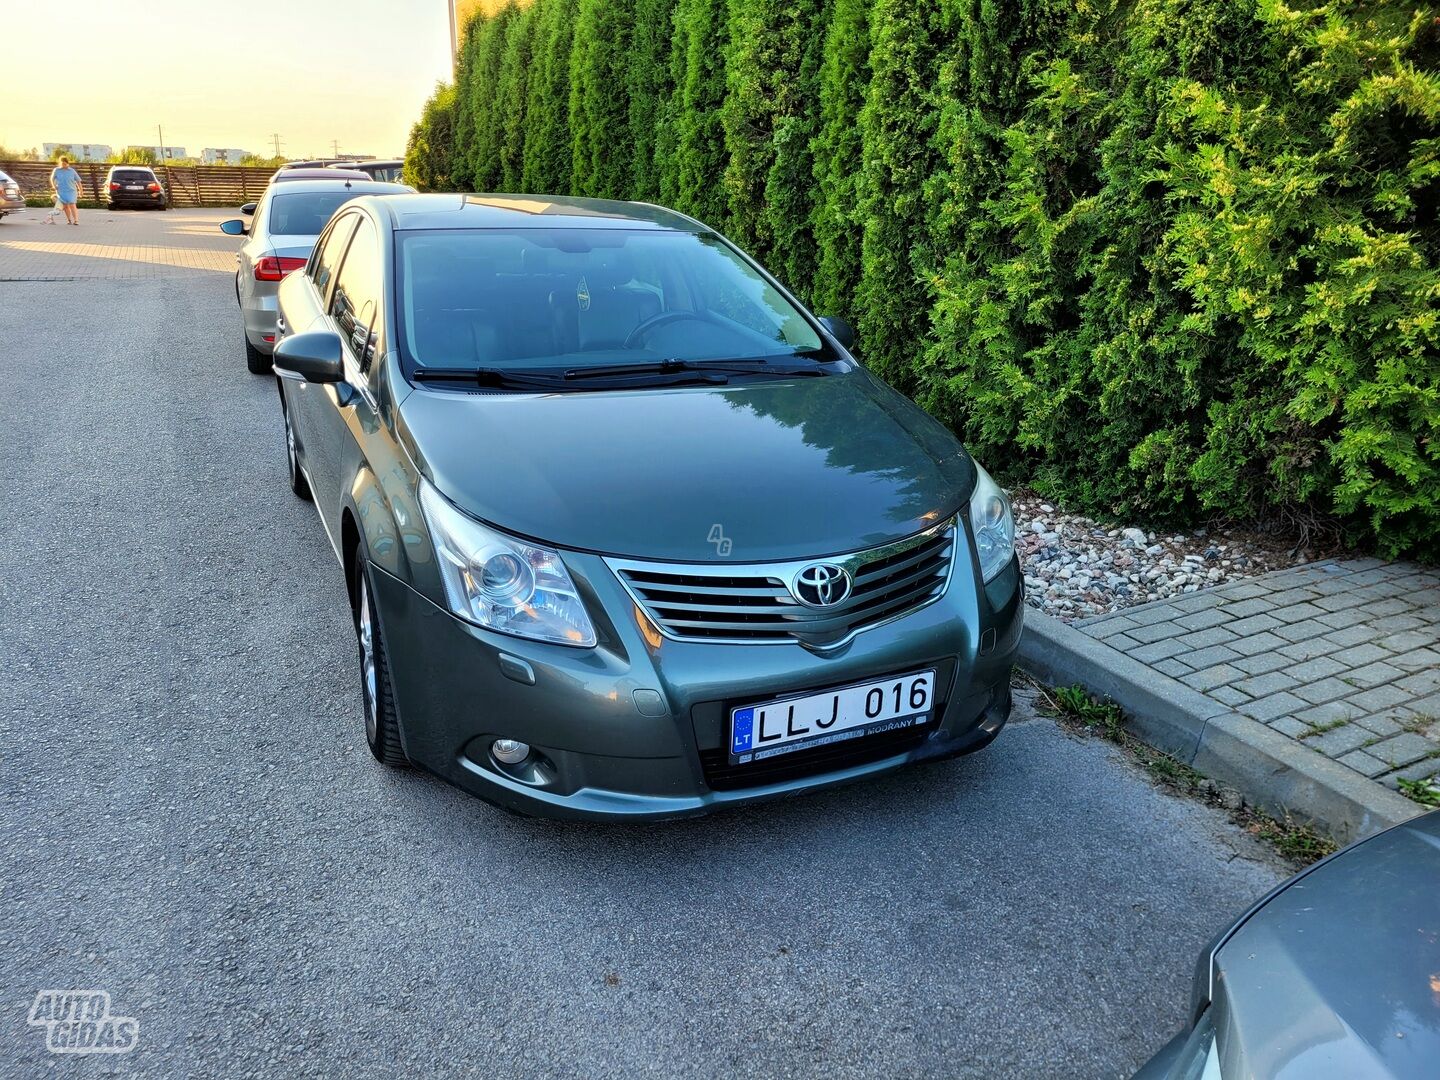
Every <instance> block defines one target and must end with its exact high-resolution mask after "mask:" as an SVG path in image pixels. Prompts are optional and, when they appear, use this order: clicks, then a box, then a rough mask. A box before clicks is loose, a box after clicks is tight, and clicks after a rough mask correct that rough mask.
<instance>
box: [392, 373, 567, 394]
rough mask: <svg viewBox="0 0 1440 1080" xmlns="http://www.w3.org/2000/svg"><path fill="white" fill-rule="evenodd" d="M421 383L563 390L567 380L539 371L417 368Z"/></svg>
mask: <svg viewBox="0 0 1440 1080" xmlns="http://www.w3.org/2000/svg"><path fill="white" fill-rule="evenodd" d="M412 374H413V376H414V377H415V378H416V379H419V380H420V381H421V382H463V383H470V384H471V385H474V386H482V387H487V388H489V387H493V388H495V389H499V390H563V389H565V380H564V379H562V378H561V377H560V376H558V375H545V374H543V373H541V372H538V371H506V370H505V369H504V368H437V367H422V368H416V369H415V371H414V372H413V373H412Z"/></svg>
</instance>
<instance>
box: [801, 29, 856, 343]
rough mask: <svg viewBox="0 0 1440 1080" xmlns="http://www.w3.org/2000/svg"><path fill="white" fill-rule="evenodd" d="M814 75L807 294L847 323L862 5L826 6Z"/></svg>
mask: <svg viewBox="0 0 1440 1080" xmlns="http://www.w3.org/2000/svg"><path fill="white" fill-rule="evenodd" d="M829 17H830V20H829V25H828V28H827V30H826V33H825V38H824V41H825V48H824V57H825V58H824V61H823V63H822V64H821V69H820V85H819V91H818V95H819V109H820V116H819V129H818V131H817V132H816V134H815V138H814V139H813V140H812V141H811V144H810V156H811V161H812V168H811V173H812V176H811V184H813V188H814V203H815V206H814V209H813V211H812V212H811V232H812V234H813V236H814V238H815V248H816V259H817V266H816V269H815V282H814V285H813V286H812V287H811V289H810V290H809V292H810V296H811V298H812V300H813V301H814V303H815V305H816V306H817V307H818V308H819V309H820V310H821V311H824V312H826V313H828V314H834V315H842V314H843V315H846V316H853V315H854V304H855V296H856V293H857V292H858V291H859V285H860V235H861V232H862V230H863V228H864V225H863V219H862V217H861V214H860V172H861V170H860V163H861V159H862V157H863V154H864V146H863V144H862V142H861V138H860V127H859V125H858V124H857V123H856V122H855V120H856V117H857V116H859V115H860V110H861V108H863V107H864V104H865V90H866V87H868V86H869V85H870V0H833V4H832V6H831V8H830V12H829Z"/></svg>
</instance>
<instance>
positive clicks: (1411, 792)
mask: <svg viewBox="0 0 1440 1080" xmlns="http://www.w3.org/2000/svg"><path fill="white" fill-rule="evenodd" d="M1396 782H1397V783H1398V784H1399V785H1400V794H1401V795H1404V796H1405V797H1406V798H1407V799H1411V800H1413V801H1415V802H1417V803H1419V804H1420V805H1421V806H1440V778H1437V777H1434V776H1432V777H1430V779H1428V780H1406V779H1405V778H1404V777H1401V778H1400V779H1399V780H1398V781H1396Z"/></svg>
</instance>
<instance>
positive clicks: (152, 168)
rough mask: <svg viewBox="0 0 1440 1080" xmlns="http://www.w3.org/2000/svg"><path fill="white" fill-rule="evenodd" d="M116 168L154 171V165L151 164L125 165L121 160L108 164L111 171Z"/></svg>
mask: <svg viewBox="0 0 1440 1080" xmlns="http://www.w3.org/2000/svg"><path fill="white" fill-rule="evenodd" d="M116 169H144V170H145V171H146V172H148V173H153V172H154V171H155V167H154V166H153V165H126V164H124V163H123V162H120V163H117V164H115V165H111V166H110V171H111V172H114V171H115V170H116Z"/></svg>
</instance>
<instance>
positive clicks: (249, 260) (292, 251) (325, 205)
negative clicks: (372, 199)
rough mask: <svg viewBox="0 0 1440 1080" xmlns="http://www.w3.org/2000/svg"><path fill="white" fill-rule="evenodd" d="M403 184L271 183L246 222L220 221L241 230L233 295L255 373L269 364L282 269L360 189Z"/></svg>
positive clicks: (382, 190) (301, 255) (301, 259)
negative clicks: (241, 238)
mask: <svg viewBox="0 0 1440 1080" xmlns="http://www.w3.org/2000/svg"><path fill="white" fill-rule="evenodd" d="M413 190H414V189H413V188H408V187H406V186H404V185H403V184H385V183H380V182H379V181H371V180H351V179H346V178H344V177H343V176H342V177H338V178H336V179H334V180H307V181H306V182H305V183H298V184H285V185H278V184H271V185H270V186H269V187H268V188H267V189H266V191H265V194H264V195H263V196H262V197H261V199H260V201H259V203H257V204H254V205H253V206H245V207H241V210H242V211H245V212H249V213H251V214H252V219H251V222H250V224H249V226H248V227H247V225H246V224H245V222H244V221H243V220H241V219H240V218H235V219H233V220H230V221H225V222H222V223H221V224H220V231H221V232H224V233H228V234H229V235H231V236H245V237H247V238H248V239H246V241H245V243H244V245H243V246H242V247H241V248H240V250H239V251H238V252H237V253H236V255H235V259H236V261H237V262H238V263H239V264H240V265H239V267H238V268H237V269H236V271H235V299H236V301H237V302H238V303H239V304H240V312H241V314H242V315H243V316H244V319H245V366H246V367H248V368H249V369H250V370H251V371H252V372H254V373H255V374H257V375H261V374H264V373H265V372H268V371H269V370H270V354H271V352H273V351H274V348H275V293H276V291H277V290H278V289H279V288H280V282H281V281H283V280H284V279H285V275H286V274H289V273H292V272H293V271H295V270H299V269H300V268H301V267H303V266H304V265H305V263H306V260H308V259H309V258H310V250H311V249H312V248H313V247H314V246H315V239H316V237H318V236H319V235H320V233H321V231H322V230H323V229H324V228H325V225H326V223H327V222H328V221H329V220H330V217H331V215H333V214H334V213H335V211H336V210H339V209H340V207H342V206H344V205H345V204H346V203H347V202H349V201H350V200H351V199H355V198H359V197H360V196H361V195H397V194H404V193H406V192H410V191H413Z"/></svg>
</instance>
